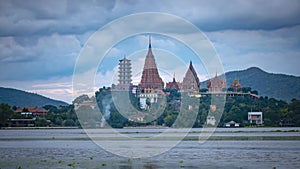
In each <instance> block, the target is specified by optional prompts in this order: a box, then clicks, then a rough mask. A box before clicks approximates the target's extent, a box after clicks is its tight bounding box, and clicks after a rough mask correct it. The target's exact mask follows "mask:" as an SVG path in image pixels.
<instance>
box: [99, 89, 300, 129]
mask: <svg viewBox="0 0 300 169" xmlns="http://www.w3.org/2000/svg"><path fill="white" fill-rule="evenodd" d="M248 90H249V91H251V88H249V89H248ZM164 92H165V93H168V96H167V99H166V101H167V102H166V107H165V109H164V111H163V113H162V114H161V115H160V116H159V117H158V118H157V119H156V120H155V121H152V122H148V123H136V122H133V121H129V120H128V119H126V118H124V117H123V116H122V115H121V114H120V113H119V112H118V109H117V108H116V106H115V105H114V103H113V102H111V103H110V117H109V119H107V121H108V123H109V124H110V125H111V126H113V127H124V126H143V125H153V124H156V125H166V126H172V125H173V124H174V122H175V120H176V119H177V117H178V115H179V114H180V104H181V98H182V97H181V93H180V92H178V91H177V90H174V89H165V90H164ZM255 94H257V92H256V91H255ZM130 95H131V97H130V99H131V103H133V105H134V107H135V108H136V109H137V110H139V111H143V110H141V109H140V108H139V103H138V101H137V98H136V97H133V96H132V94H130ZM103 98H106V99H108V98H110V99H112V94H111V91H110V88H101V89H100V90H99V91H98V92H96V100H97V103H98V105H99V107H100V110H101V112H103V111H105V110H104V109H103ZM198 100H199V104H198V105H199V107H198V114H197V119H196V120H195V123H194V126H193V127H202V126H203V125H204V124H205V123H206V118H207V115H208V113H209V111H210V109H211V96H210V95H206V96H205V97H201V98H199V99H198ZM251 111H252V112H254V111H261V112H263V121H264V125H265V126H270V127H271V126H272V127H279V126H298V127H299V126H300V101H299V100H296V99H293V100H291V102H290V103H287V102H285V101H283V100H276V99H274V98H268V97H260V98H259V99H253V98H250V97H249V96H248V95H244V96H234V97H230V96H227V97H226V103H225V107H224V112H223V114H222V116H221V118H220V122H219V124H218V126H219V127H224V126H225V123H227V122H230V121H235V122H237V123H240V124H241V126H249V125H250V124H249V123H248V112H251ZM145 112H146V113H147V112H148V111H145ZM129 113H134V111H132V112H129Z"/></svg>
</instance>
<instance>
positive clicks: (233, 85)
mask: <svg viewBox="0 0 300 169" xmlns="http://www.w3.org/2000/svg"><path fill="white" fill-rule="evenodd" d="M230 88H232V89H233V91H234V92H240V91H241V89H242V85H241V83H240V82H239V80H238V79H235V80H234V81H233V82H232V83H231V84H230Z"/></svg>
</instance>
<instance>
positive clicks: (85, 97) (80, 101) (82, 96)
mask: <svg viewBox="0 0 300 169" xmlns="http://www.w3.org/2000/svg"><path fill="white" fill-rule="evenodd" d="M88 100H90V98H89V96H88V95H86V94H83V95H81V96H78V97H77V98H76V99H75V100H74V101H73V102H72V103H73V104H75V103H77V104H79V103H82V102H84V101H88Z"/></svg>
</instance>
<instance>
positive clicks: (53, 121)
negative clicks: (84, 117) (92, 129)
mask: <svg viewBox="0 0 300 169" xmlns="http://www.w3.org/2000/svg"><path fill="white" fill-rule="evenodd" d="M16 108H17V107H16V106H12V107H11V106H10V105H8V104H5V103H1V104H0V128H1V127H6V126H9V120H10V119H33V118H35V119H36V120H35V126H36V127H48V126H54V127H56V126H57V127H61V126H66V127H71V126H80V123H79V121H78V119H77V115H76V113H75V111H74V106H73V105H68V106H59V107H56V106H53V105H46V106H43V108H44V109H46V110H48V113H47V115H45V116H36V117H34V116H33V115H32V114H25V115H22V114H20V113H17V112H15V110H16Z"/></svg>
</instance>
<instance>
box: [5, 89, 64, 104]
mask: <svg viewBox="0 0 300 169" xmlns="http://www.w3.org/2000/svg"><path fill="white" fill-rule="evenodd" d="M0 103H7V104H9V105H11V106H17V107H24V106H38V107H42V106H44V105H48V104H50V105H54V106H57V107H59V106H65V105H68V103H66V102H63V101H58V100H53V99H50V98H47V97H45V96H42V95H39V94H34V93H29V92H25V91H22V90H17V89H12V88H4V87H0Z"/></svg>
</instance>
